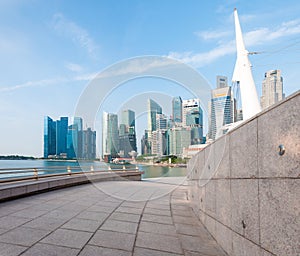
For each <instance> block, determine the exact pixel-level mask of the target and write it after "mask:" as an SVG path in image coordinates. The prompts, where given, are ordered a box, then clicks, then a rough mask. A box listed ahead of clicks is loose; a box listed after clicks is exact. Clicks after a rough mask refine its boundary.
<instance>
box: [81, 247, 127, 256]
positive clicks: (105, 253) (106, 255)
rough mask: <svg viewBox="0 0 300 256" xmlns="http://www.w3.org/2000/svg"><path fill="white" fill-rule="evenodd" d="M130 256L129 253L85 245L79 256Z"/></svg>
mask: <svg viewBox="0 0 300 256" xmlns="http://www.w3.org/2000/svg"><path fill="white" fill-rule="evenodd" d="M100 255H101V256H131V252H128V251H123V250H117V249H111V248H104V247H97V246H91V245H87V246H86V247H84V249H83V250H82V252H81V253H80V254H79V256H100Z"/></svg>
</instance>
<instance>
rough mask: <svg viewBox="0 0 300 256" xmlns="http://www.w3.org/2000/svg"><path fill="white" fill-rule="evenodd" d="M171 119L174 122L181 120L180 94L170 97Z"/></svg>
mask: <svg viewBox="0 0 300 256" xmlns="http://www.w3.org/2000/svg"><path fill="white" fill-rule="evenodd" d="M172 119H173V122H174V124H178V123H181V122H182V99H181V97H180V96H178V97H174V98H173V99H172Z"/></svg>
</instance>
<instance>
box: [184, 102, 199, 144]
mask: <svg viewBox="0 0 300 256" xmlns="http://www.w3.org/2000/svg"><path fill="white" fill-rule="evenodd" d="M182 113H183V115H182V117H183V118H182V120H183V125H184V126H188V127H191V129H190V131H191V142H190V144H191V145H195V144H201V143H203V111H202V108H201V106H200V100H199V99H189V100H183V101H182Z"/></svg>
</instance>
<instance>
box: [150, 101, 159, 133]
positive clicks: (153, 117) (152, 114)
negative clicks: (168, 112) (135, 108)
mask: <svg viewBox="0 0 300 256" xmlns="http://www.w3.org/2000/svg"><path fill="white" fill-rule="evenodd" d="M156 114H162V108H161V106H160V105H159V104H158V103H157V102H155V101H154V100H152V99H148V130H149V131H150V132H153V131H156Z"/></svg>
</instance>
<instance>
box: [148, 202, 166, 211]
mask: <svg viewBox="0 0 300 256" xmlns="http://www.w3.org/2000/svg"><path fill="white" fill-rule="evenodd" d="M147 208H153V209H159V210H170V204H155V203H147Z"/></svg>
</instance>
